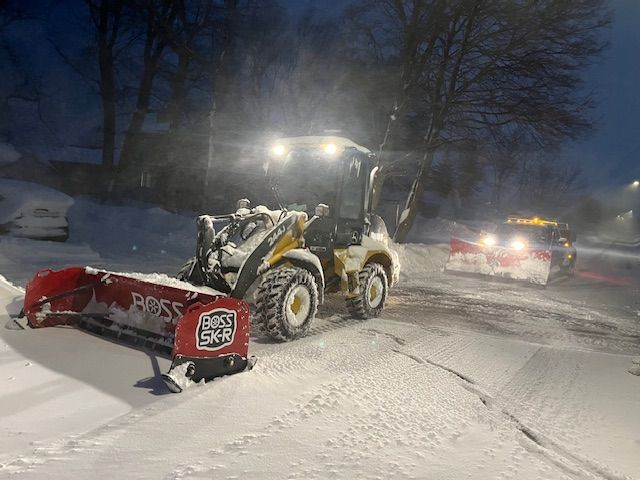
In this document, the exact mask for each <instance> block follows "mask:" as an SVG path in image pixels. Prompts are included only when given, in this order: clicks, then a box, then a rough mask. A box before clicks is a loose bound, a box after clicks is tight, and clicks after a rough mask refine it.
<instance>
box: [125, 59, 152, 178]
mask: <svg viewBox="0 0 640 480" xmlns="http://www.w3.org/2000/svg"><path fill="white" fill-rule="evenodd" d="M155 74H156V67H155V66H153V67H151V66H146V67H145V69H144V72H143V75H142V79H141V80H140V88H139V90H138V99H137V101H136V110H135V111H134V112H133V115H132V116H131V122H130V123H129V128H128V129H127V133H126V134H125V136H124V142H123V144H122V152H121V154H120V170H123V169H126V168H127V167H128V166H129V165H131V163H132V162H133V154H134V152H135V150H136V144H137V142H138V140H139V135H140V132H141V131H142V126H143V125H144V120H145V118H146V117H147V112H148V111H149V102H150V99H151V90H152V88H153V78H154V77H155Z"/></svg>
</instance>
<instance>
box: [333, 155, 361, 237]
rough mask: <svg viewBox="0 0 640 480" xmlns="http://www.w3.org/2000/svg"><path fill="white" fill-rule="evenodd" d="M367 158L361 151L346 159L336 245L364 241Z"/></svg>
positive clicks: (340, 190)
mask: <svg viewBox="0 0 640 480" xmlns="http://www.w3.org/2000/svg"><path fill="white" fill-rule="evenodd" d="M367 160H368V159H367V158H366V157H365V156H364V155H363V154H361V153H360V152H356V153H354V154H352V155H348V156H346V158H345V159H344V162H343V168H342V177H341V180H340V188H339V190H338V202H337V209H336V210H337V211H336V220H337V225H336V239H335V245H336V247H347V246H349V245H359V244H360V243H362V235H363V233H364V226H365V217H366V205H365V200H366V198H365V195H366V192H367V182H368V181H369V162H368V161H367Z"/></svg>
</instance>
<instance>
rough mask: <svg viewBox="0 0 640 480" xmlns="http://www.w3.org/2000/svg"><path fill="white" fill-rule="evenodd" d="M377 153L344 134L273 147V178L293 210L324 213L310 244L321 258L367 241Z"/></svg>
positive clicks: (285, 203) (309, 237)
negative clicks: (365, 236)
mask: <svg viewBox="0 0 640 480" xmlns="http://www.w3.org/2000/svg"><path fill="white" fill-rule="evenodd" d="M376 171H377V168H376V160H375V157H374V155H373V154H372V153H371V152H370V151H369V150H367V149H366V148H364V147H361V146H360V145H357V144H356V143H354V142H352V141H350V140H348V139H345V138H342V137H294V138H285V139H280V140H279V141H277V142H276V143H275V145H274V146H273V147H272V151H271V158H270V162H269V175H270V177H271V183H272V186H273V189H274V192H276V194H277V196H278V201H279V202H280V203H281V204H282V205H283V206H284V207H286V208H287V209H289V210H301V211H305V212H306V213H307V215H308V216H309V218H311V217H312V216H313V215H315V214H316V207H317V206H318V205H319V204H324V205H327V206H328V211H327V209H324V208H323V209H320V210H319V211H318V213H320V218H319V219H317V220H316V221H314V222H313V224H312V225H310V227H309V228H308V229H307V231H306V232H305V240H306V243H307V246H308V247H309V249H310V250H311V251H312V252H313V253H315V254H316V255H317V256H318V257H320V259H321V260H324V259H325V258H326V259H330V258H331V256H332V255H333V250H334V248H344V247H348V246H350V245H359V244H361V243H362V237H363V235H367V234H368V233H369V227H370V225H371V190H372V184H373V179H374V176H375V173H376Z"/></svg>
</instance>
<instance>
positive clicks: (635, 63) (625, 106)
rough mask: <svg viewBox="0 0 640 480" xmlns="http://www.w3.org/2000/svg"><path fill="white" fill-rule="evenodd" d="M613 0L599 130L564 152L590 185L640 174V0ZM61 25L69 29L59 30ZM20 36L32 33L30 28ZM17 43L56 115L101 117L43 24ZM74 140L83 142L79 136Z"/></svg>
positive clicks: (326, 7) (595, 83)
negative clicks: (52, 97)
mask: <svg viewBox="0 0 640 480" xmlns="http://www.w3.org/2000/svg"><path fill="white" fill-rule="evenodd" d="M282 1H283V3H284V4H285V5H287V7H288V8H290V9H291V11H292V12H294V13H300V14H302V13H303V12H304V11H305V10H306V9H308V8H309V7H311V8H313V9H314V10H315V11H316V13H318V14H321V15H331V16H338V15H339V14H340V13H341V10H342V9H343V7H344V6H345V5H346V4H348V3H349V1H348V0H282ZM611 1H612V6H613V8H614V11H615V17H614V22H613V25H612V28H611V30H610V31H609V34H610V43H611V45H610V47H609V48H608V49H607V50H606V51H605V52H604V53H603V54H602V56H601V58H600V59H599V61H598V62H597V63H596V64H595V65H594V66H593V67H591V68H590V70H589V71H588V72H586V74H585V80H586V88H587V89H588V90H593V91H594V93H595V94H596V99H597V102H598V107H597V109H596V110H595V111H594V114H593V117H594V120H595V125H596V129H595V131H594V133H593V135H592V136H591V137H590V138H585V139H581V140H579V141H577V142H576V143H573V144H568V145H566V146H565V148H564V149H563V152H562V155H561V158H563V159H567V160H570V161H575V160H577V161H579V162H580V163H581V164H582V165H583V168H584V180H585V183H587V184H588V185H589V186H591V187H594V188H598V187H605V186H615V185H623V184H628V183H630V182H631V181H632V180H633V179H635V178H640V91H639V90H640V53H639V52H640V0H611ZM43 3H46V2H43V1H42V0H38V1H36V2H34V5H37V4H40V5H42V4H43ZM52 17H53V19H54V23H55V26H54V27H53V29H54V30H57V32H56V34H57V35H58V38H59V39H61V38H63V37H64V29H65V28H69V27H70V26H72V27H73V26H74V24H75V22H74V20H75V19H74V15H73V12H69V11H68V10H67V9H65V8H64V4H59V5H58V6H57V9H56V10H55V11H52ZM61 17H64V21H62V20H61ZM75 25H77V24H75ZM60 26H64V28H57V27H60ZM18 35H22V36H27V32H22V34H18ZM18 42H19V43H21V44H22V45H21V50H20V53H21V54H22V55H24V56H25V57H27V58H29V60H28V62H29V63H30V69H31V70H32V72H36V73H37V74H38V76H39V78H40V81H41V83H42V85H43V89H44V90H46V91H48V93H54V92H55V94H56V95H62V96H65V97H66V99H65V101H64V102H62V103H61V104H60V105H55V106H54V107H55V108H54V107H50V108H51V109H52V115H54V116H55V117H56V118H58V119H59V118H62V119H63V120H64V121H63V122H62V124H63V125H66V127H65V128H64V130H65V131H66V132H68V131H73V130H74V129H73V128H69V125H70V124H72V123H73V120H74V117H75V116H76V115H77V114H78V112H85V113H86V112H90V111H94V112H95V115H96V117H98V116H99V115H100V113H99V103H97V102H95V98H91V99H90V98H89V95H87V94H86V93H85V91H86V89H87V86H86V85H85V84H84V83H83V80H81V79H80V78H79V77H77V76H76V75H74V73H73V72H71V71H69V68H68V67H67V66H65V65H64V64H63V63H62V62H61V61H60V58H59V57H58V56H57V55H56V53H55V52H54V51H53V50H52V48H51V46H50V45H49V44H48V42H47V40H46V36H45V33H44V31H43V27H42V26H39V25H37V24H33V30H32V31H31V32H28V38H24V39H20V40H18ZM74 82H75V83H74ZM72 84H73V85H72ZM81 97H82V98H81ZM89 103H91V105H89ZM96 127H98V126H97V125H96ZM33 128H34V127H33V126H30V125H24V126H22V128H21V132H23V135H24V138H22V139H17V141H18V144H21V143H25V144H31V143H32V141H33V138H34V137H36V138H37V137H39V136H42V135H41V134H40V133H38V134H37V135H36V132H32V131H31V130H32V129H33ZM45 133H47V132H45ZM98 133H99V132H98V131H97V128H96V130H95V131H93V132H92V135H93V136H95V137H96V138H98ZM47 134H48V133H47ZM60 134H61V135H63V136H64V135H65V133H64V132H61V133H60ZM20 140H22V141H20ZM71 143H79V142H78V141H77V140H75V139H74V141H73V142H71ZM35 153H40V152H39V151H37V150H36V151H35ZM67 155H68V154H67Z"/></svg>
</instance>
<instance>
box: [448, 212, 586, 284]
mask: <svg viewBox="0 0 640 480" xmlns="http://www.w3.org/2000/svg"><path fill="white" fill-rule="evenodd" d="M574 241H575V233H573V232H572V231H571V229H570V228H569V225H568V224H566V223H559V222H556V221H551V220H543V219H541V218H539V217H533V218H525V217H517V216H510V217H508V218H507V220H506V221H505V222H504V223H502V224H501V225H498V227H497V228H496V230H495V231H491V232H489V231H481V232H480V233H479V234H478V235H477V236H476V237H475V238H461V237H460V236H456V235H454V236H452V237H451V244H450V248H449V258H448V260H447V263H446V265H445V271H448V272H462V273H471V274H480V275H488V276H495V277H503V278H509V279H513V280H523V281H527V282H529V283H533V284H539V285H546V284H547V283H548V282H549V280H550V279H551V278H552V277H553V276H554V275H557V274H565V275H573V273H574V271H575V265H576V261H577V253H576V249H575V247H574V245H573V242H574Z"/></svg>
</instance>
